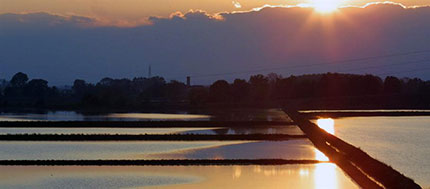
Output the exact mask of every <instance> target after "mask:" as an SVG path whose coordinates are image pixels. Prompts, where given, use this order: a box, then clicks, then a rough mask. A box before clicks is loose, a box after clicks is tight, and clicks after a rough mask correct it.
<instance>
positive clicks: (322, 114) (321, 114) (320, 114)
mask: <svg viewBox="0 0 430 189" xmlns="http://www.w3.org/2000/svg"><path fill="white" fill-rule="evenodd" d="M302 114H303V115H304V116H305V117H307V118H309V119H316V118H321V117H331V118H337V117H360V116H361V117H372V116H395V117H399V116H430V112H419V111H416V112H311V113H302Z"/></svg>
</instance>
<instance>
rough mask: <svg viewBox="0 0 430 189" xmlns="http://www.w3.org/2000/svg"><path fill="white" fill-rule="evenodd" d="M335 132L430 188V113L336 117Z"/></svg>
mask: <svg viewBox="0 0 430 189" xmlns="http://www.w3.org/2000/svg"><path fill="white" fill-rule="evenodd" d="M335 122H336V126H335V132H336V136H338V137H339V138H341V139H343V140H345V141H347V142H349V143H351V144H353V145H355V146H357V147H360V148H361V149H363V150H364V151H365V152H367V153H369V154H370V155H371V156H372V157H374V158H376V159H378V160H381V161H382V162H384V163H387V164H388V165H390V166H392V167H393V168H394V169H396V170H398V171H400V172H401V173H403V174H405V175H406V176H408V177H410V178H412V179H414V180H415V181H416V182H417V183H418V184H420V185H421V186H422V187H424V188H430V161H429V157H430V148H429V147H428V145H429V144H430V116H404V117H348V118H339V119H335Z"/></svg>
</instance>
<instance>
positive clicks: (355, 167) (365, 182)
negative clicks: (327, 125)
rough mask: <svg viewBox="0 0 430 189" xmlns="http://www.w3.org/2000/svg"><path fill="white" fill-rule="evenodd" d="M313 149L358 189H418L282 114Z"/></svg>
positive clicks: (318, 130) (391, 170) (343, 144)
mask: <svg viewBox="0 0 430 189" xmlns="http://www.w3.org/2000/svg"><path fill="white" fill-rule="evenodd" d="M285 112H286V113H287V114H288V116H289V117H290V118H292V119H293V120H294V121H295V122H296V123H298V126H299V127H300V129H301V130H302V131H303V132H304V133H305V134H306V135H307V137H308V138H309V140H310V141H311V142H312V143H313V144H314V145H315V147H316V148H317V149H318V150H320V151H321V152H323V153H324V154H325V155H326V156H327V157H328V158H329V159H330V161H332V162H334V163H336V164H337V165H338V166H339V167H340V168H341V169H342V170H343V171H344V172H345V173H346V174H348V175H349V176H350V177H351V178H352V179H353V180H354V181H355V182H356V183H357V184H358V185H360V187H361V188H366V189H367V188H408V189H409V188H410V189H420V188H421V186H419V185H418V184H416V183H415V182H414V181H413V180H412V179H410V178H408V177H406V176H405V175H403V174H401V173H400V172H398V171H397V170H395V169H394V168H392V167H391V166H388V165H387V164H385V163H383V162H381V161H379V160H376V159H374V158H372V157H371V156H370V155H368V154H367V153H366V152H364V151H363V150H361V149H359V148H357V147H355V146H353V145H351V144H349V143H347V142H345V141H343V140H341V139H339V138H337V137H336V136H334V135H332V134H330V133H327V132H326V131H324V130H323V129H321V128H319V127H318V126H317V125H315V124H314V123H312V122H310V121H309V120H308V119H307V118H306V116H303V115H301V114H300V113H298V112H297V111H288V110H286V111H285Z"/></svg>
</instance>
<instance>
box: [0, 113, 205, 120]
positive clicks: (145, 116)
mask: <svg viewBox="0 0 430 189" xmlns="http://www.w3.org/2000/svg"><path fill="white" fill-rule="evenodd" d="M210 117H211V116H209V115H198V114H186V113H178V114H166V113H111V114H100V115H84V114H80V113H77V112H73V111H55V112H46V113H40V114H37V113H0V121H148V120H153V121H159V120H180V121H187V120H200V121H204V120H209V118H210Z"/></svg>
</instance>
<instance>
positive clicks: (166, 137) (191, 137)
mask: <svg viewBox="0 0 430 189" xmlns="http://www.w3.org/2000/svg"><path fill="white" fill-rule="evenodd" d="M304 138H307V137H306V135H288V134H233V135H210V134H141V135H128V134H117V135H111V134H6V135H0V141H234V140H241V141H245V140H246V141H286V140H291V139H304Z"/></svg>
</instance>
